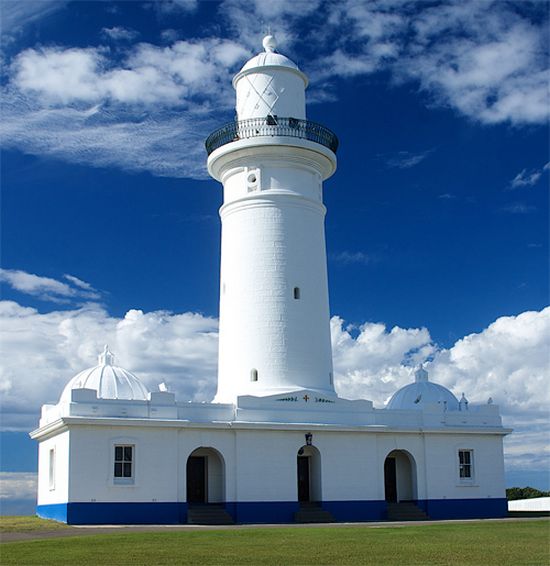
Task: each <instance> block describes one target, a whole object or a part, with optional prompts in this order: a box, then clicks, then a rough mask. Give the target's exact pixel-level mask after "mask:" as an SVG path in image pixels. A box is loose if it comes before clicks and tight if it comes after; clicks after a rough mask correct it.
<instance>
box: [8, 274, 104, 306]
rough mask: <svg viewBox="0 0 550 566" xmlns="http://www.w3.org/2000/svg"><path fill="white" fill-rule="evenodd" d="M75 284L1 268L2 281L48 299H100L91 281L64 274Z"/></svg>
mask: <svg viewBox="0 0 550 566" xmlns="http://www.w3.org/2000/svg"><path fill="white" fill-rule="evenodd" d="M63 277H64V278H65V279H66V280H67V281H69V282H70V283H72V285H73V286H71V285H70V284H67V283H63V282H62V281H58V280H57V279H52V278H51V277H42V276H39V275H34V274H33V273H27V272H26V271H20V270H17V269H1V268H0V281H1V282H3V283H6V284H7V285H9V286H10V287H11V288H12V289H15V290H16V291H20V292H21V293H26V294H28V295H33V296H36V297H40V298H41V299H43V300H46V301H53V302H68V301H70V300H72V299H77V298H80V299H87V300H92V299H99V298H100V297H101V295H100V293H99V292H98V291H96V290H95V289H94V288H93V287H92V286H91V285H90V284H89V283H87V282H86V281H82V280H81V279H78V277H75V276H74V275H64V276H63Z"/></svg>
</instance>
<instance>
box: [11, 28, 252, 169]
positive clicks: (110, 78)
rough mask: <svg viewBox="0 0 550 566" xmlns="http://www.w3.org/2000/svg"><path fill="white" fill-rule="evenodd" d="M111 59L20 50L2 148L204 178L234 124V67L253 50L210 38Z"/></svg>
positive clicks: (99, 51)
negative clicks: (224, 128) (226, 125)
mask: <svg viewBox="0 0 550 566" xmlns="http://www.w3.org/2000/svg"><path fill="white" fill-rule="evenodd" d="M107 53H108V52H107V51H106V50H105V49H103V48H87V49H67V48H59V47H49V48H45V49H27V50H25V51H23V52H22V53H20V54H19V55H18V56H17V57H16V58H15V60H14V62H13V64H12V66H11V81H10V83H9V84H8V86H7V87H5V89H4V92H3V95H4V103H3V121H2V123H1V124H0V133H1V134H2V139H3V143H4V146H5V147H11V148H14V147H15V148H19V149H21V150H22V151H24V152H26V153H32V154H38V155H49V156H51V157H55V158H58V159H63V160H67V161H70V162H76V163H86V164H90V165H93V166H100V167H105V166H115V167H117V166H118V167H120V168H122V169H126V170H131V171H150V172H151V173H153V174H155V175H159V176H172V177H191V178H206V176H207V175H206V171H205V152H204V146H203V142H204V139H205V138H206V137H207V135H208V134H209V133H210V132H211V131H213V130H214V129H215V128H216V127H219V126H220V124H221V123H223V121H224V120H226V119H229V117H230V109H231V106H232V96H233V95H232V93H230V92H229V91H231V74H232V70H234V68H235V65H238V63H239V62H240V61H241V60H243V59H245V58H246V56H247V52H246V51H245V50H244V49H243V47H242V46H240V45H238V44H237V43H235V42H231V41H229V40H219V39H205V40H202V41H178V42H176V43H174V44H173V45H171V46H169V47H164V48H163V47H157V46H154V45H151V44H146V43H142V44H139V45H136V46H134V47H133V48H132V49H130V52H129V53H128V56H127V58H126V59H125V60H124V61H123V62H122V63H121V64H119V65H113V64H112V61H110V60H109V59H108V58H107ZM214 109H216V112H214ZM225 113H227V115H226V114H225ZM182 156H184V158H183V157H182Z"/></svg>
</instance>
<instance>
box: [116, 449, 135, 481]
mask: <svg viewBox="0 0 550 566" xmlns="http://www.w3.org/2000/svg"><path fill="white" fill-rule="evenodd" d="M133 464H134V447H133V446H128V445H117V446H115V478H120V479H125V480H129V479H132V478H133V477H134V470H133Z"/></svg>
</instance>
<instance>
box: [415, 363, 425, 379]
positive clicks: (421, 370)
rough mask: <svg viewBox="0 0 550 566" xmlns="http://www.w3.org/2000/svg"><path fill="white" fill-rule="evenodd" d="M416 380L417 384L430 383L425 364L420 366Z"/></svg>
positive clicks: (416, 373) (416, 372)
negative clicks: (421, 382) (420, 382)
mask: <svg viewBox="0 0 550 566" xmlns="http://www.w3.org/2000/svg"><path fill="white" fill-rule="evenodd" d="M414 380H415V381H416V382H417V383H418V382H419V381H428V372H427V371H426V370H425V369H424V364H420V365H419V366H418V369H417V370H416V371H415V372H414Z"/></svg>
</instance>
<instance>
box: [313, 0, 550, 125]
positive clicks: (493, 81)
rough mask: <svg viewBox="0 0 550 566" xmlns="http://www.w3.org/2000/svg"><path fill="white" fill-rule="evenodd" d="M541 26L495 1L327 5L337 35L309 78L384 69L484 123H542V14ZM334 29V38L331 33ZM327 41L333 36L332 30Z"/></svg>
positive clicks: (347, 0)
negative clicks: (330, 48)
mask: <svg viewBox="0 0 550 566" xmlns="http://www.w3.org/2000/svg"><path fill="white" fill-rule="evenodd" d="M539 18H540V19H539V23H538V24H535V23H532V21H530V20H529V19H528V18H527V17H522V16H521V15H520V14H519V13H518V11H516V10H515V8H514V7H513V6H512V5H509V4H505V3H501V2H494V1H493V2H475V1H474V2H446V3H438V4H436V5H434V4H432V3H422V2H416V3H414V2H411V3H403V2H400V1H394V0H379V1H376V0H374V1H372V2H368V3H367V2H358V1H356V0H343V1H342V2H338V3H337V4H332V5H331V14H330V16H329V18H328V20H327V22H328V24H329V27H330V25H331V24H332V25H333V26H334V28H339V29H341V30H344V29H345V30H346V33H345V34H343V33H340V34H337V35H336V40H335V41H333V43H335V46H334V49H332V50H331V52H330V54H329V56H328V57H326V56H324V57H319V58H318V59H317V60H316V61H315V62H314V67H315V70H316V73H315V75H314V76H319V77H322V78H325V79H326V78H329V77H331V76H333V77H337V76H342V77H349V76H355V75H359V74H366V73H371V72H373V71H377V70H388V71H390V72H391V74H392V76H393V79H394V80H396V81H398V82H405V81H411V80H412V81H416V82H417V83H418V84H419V85H420V88H421V89H422V90H423V91H424V92H425V94H426V95H427V97H429V100H431V101H432V102H433V103H436V104H438V105H441V106H448V107H451V108H454V109H455V110H457V111H458V112H460V113H461V114H463V115H465V116H467V117H469V118H471V119H473V120H476V121H479V122H482V123H487V124H494V123H501V122H510V123H512V124H544V123H546V121H547V119H548V116H549V111H548V108H549V105H548V88H547V85H548V79H549V75H548V42H547V34H546V27H547V22H546V19H547V14H545V13H544V12H543V11H542V10H539ZM334 28H333V30H332V33H335V32H334ZM326 35H327V37H331V39H332V38H333V37H334V36H333V35H331V33H330V32H327V33H326Z"/></svg>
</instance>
